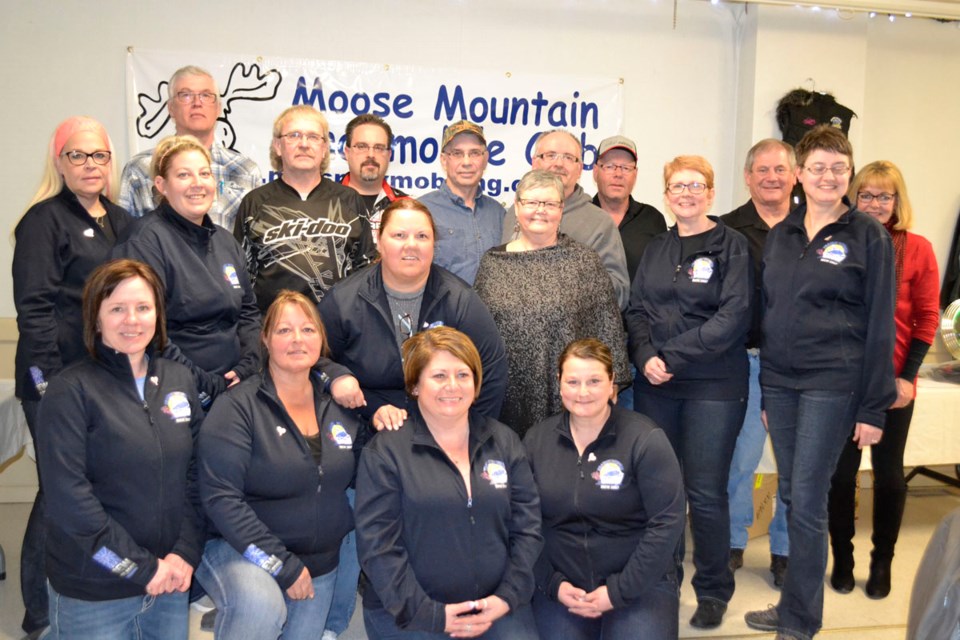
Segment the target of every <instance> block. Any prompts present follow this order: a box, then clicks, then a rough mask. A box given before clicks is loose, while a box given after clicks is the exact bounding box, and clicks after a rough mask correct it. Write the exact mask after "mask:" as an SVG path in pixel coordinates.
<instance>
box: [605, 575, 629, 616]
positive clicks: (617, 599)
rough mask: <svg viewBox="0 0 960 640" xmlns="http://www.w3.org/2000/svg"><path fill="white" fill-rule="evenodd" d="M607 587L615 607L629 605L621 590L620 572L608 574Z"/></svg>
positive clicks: (608, 594)
mask: <svg viewBox="0 0 960 640" xmlns="http://www.w3.org/2000/svg"><path fill="white" fill-rule="evenodd" d="M605 584H606V587H607V596H608V597H609V598H610V604H612V605H613V608H614V609H620V608H622V607H625V606H627V603H626V602H624V600H623V594H622V593H621V592H620V574H619V573H616V574H612V575H609V576H607V580H606V583H605Z"/></svg>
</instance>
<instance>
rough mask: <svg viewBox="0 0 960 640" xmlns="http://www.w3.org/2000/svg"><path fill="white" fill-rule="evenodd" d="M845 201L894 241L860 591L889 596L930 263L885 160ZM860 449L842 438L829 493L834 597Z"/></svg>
mask: <svg viewBox="0 0 960 640" xmlns="http://www.w3.org/2000/svg"><path fill="white" fill-rule="evenodd" d="M849 196H850V199H851V200H854V199H855V200H856V206H857V209H859V210H860V211H863V212H864V213H868V214H870V215H871V216H873V218H874V219H876V220H877V221H878V222H880V223H881V224H883V225H884V227H886V229H887V231H889V232H890V235H891V237H892V238H893V249H894V255H895V258H896V261H895V263H896V274H897V304H896V311H895V313H894V324H895V325H896V330H897V332H896V343H895V346H894V353H893V364H894V371H895V372H896V376H897V377H896V385H897V399H896V401H895V402H894V403H893V404H892V405H891V406H890V408H889V409H888V410H887V421H886V427H885V428H884V430H883V438H882V439H881V440H880V442H879V443H877V444H875V445H873V446H871V448H870V458H871V461H872V463H873V478H874V483H873V552H872V553H871V556H870V578H869V579H868V580H867V585H866V592H867V596H869V597H871V598H885V597H887V594H889V593H890V563H891V561H892V560H893V547H894V545H895V544H896V542H897V536H898V534H899V532H900V520H901V518H902V517H903V506H904V503H905V502H906V497H907V485H906V482H905V481H904V478H903V450H904V447H905V446H906V443H907V432H908V431H909V429H910V419H911V418H912V417H913V399H914V397H915V396H916V392H917V390H916V378H917V370H918V369H919V368H920V364H921V363H922V362H923V357H924V356H925V355H926V353H927V350H928V349H929V348H930V345H931V343H932V342H933V337H934V334H935V333H936V330H937V323H938V322H939V316H940V313H939V303H938V300H939V287H938V283H939V282H940V277H939V275H938V273H937V259H936V257H935V256H934V254H933V247H931V246H930V242H929V241H928V240H927V239H926V238H924V237H922V236H918V235H916V234H913V233H910V232H908V231H907V229H909V228H910V225H911V223H912V222H913V209H912V207H911V206H910V198H909V197H908V196H907V186H906V184H905V183H904V180H903V175H902V174H901V173H900V170H899V169H898V168H897V167H896V165H894V164H893V163H892V162H887V161H885V160H880V161H877V162H871V163H870V164H868V165H867V166H865V167H864V168H863V169H861V170H860V171H859V173H857V175H856V176H855V177H854V179H853V182H852V183H851V185H850V191H849ZM860 455H861V447H860V446H858V445H857V443H856V442H854V441H853V440H848V441H847V446H846V447H845V449H844V451H843V454H841V456H840V462H839V463H838V464H837V470H836V472H835V473H834V476H833V481H832V485H831V488H830V507H829V509H830V511H829V513H830V541H831V546H832V547H833V574H832V575H831V577H830V584H831V585H832V586H833V588H834V589H835V590H836V591H838V592H840V593H849V592H850V591H852V590H853V587H854V579H853V534H854V494H855V492H856V478H857V470H858V469H859V468H860Z"/></svg>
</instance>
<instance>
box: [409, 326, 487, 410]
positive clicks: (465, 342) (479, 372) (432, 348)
mask: <svg viewBox="0 0 960 640" xmlns="http://www.w3.org/2000/svg"><path fill="white" fill-rule="evenodd" d="M402 350H403V385H404V388H406V390H407V395H408V396H410V397H411V398H413V397H414V393H413V390H414V389H416V387H417V384H419V382H420V376H421V375H423V370H424V369H426V368H427V365H428V364H429V363H430V360H431V359H433V356H434V355H435V354H436V353H437V352H438V351H446V352H447V353H449V354H450V355H452V356H453V357H454V358H456V359H457V360H460V361H461V362H463V364H465V365H467V367H468V368H469V369H470V371H471V372H472V373H473V399H474V400H476V399H477V398H479V397H480V383H481V382H483V364H481V361H480V352H478V351H477V347H476V346H474V344H473V341H472V340H470V338H469V337H468V336H467V334H465V333H462V332H460V331H457V330H456V329H453V328H451V327H446V326H440V327H434V328H433V329H427V330H426V331H421V332H420V333H415V334H413V336H412V337H411V338H408V339H407V340H406V341H404V343H403V348H402Z"/></svg>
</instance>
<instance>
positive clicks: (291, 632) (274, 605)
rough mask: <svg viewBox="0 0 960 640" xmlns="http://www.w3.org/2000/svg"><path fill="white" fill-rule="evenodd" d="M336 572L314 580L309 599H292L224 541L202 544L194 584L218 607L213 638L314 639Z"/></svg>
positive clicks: (234, 639) (322, 617) (323, 618)
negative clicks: (201, 552)
mask: <svg viewBox="0 0 960 640" xmlns="http://www.w3.org/2000/svg"><path fill="white" fill-rule="evenodd" d="M336 579H337V572H336V571H331V572H329V573H327V574H324V575H322V576H315V577H314V578H313V591H314V596H313V598H311V599H307V600H291V599H290V598H289V597H288V596H287V594H286V593H285V592H284V591H283V590H282V589H281V588H280V585H278V584H277V581H276V580H274V579H273V576H271V575H270V574H269V573H267V572H266V571H264V570H263V569H261V568H260V567H258V566H257V565H255V564H253V563H252V562H250V561H248V560H246V559H245V558H244V557H243V556H241V555H240V554H239V553H238V552H237V551H236V550H235V549H234V548H233V547H231V546H230V544H229V543H228V542H227V541H226V540H224V539H223V538H215V539H213V540H210V541H208V542H207V546H206V547H204V550H203V559H202V560H201V561H200V566H199V567H197V580H199V581H200V583H201V584H202V585H203V588H204V589H205V590H206V591H207V593H208V594H209V595H210V598H211V599H212V600H213V602H214V604H215V605H216V606H217V611H218V613H217V622H216V625H215V626H214V630H213V631H214V637H215V638H226V639H229V640H248V639H249V640H263V639H264V638H284V640H306V639H308V638H309V639H311V640H316V639H317V638H318V637H320V634H321V633H323V626H324V623H325V622H326V621H327V612H328V611H329V609H330V601H331V600H332V599H333V584H334V582H335V581H336Z"/></svg>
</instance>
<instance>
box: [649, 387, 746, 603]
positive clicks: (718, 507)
mask: <svg viewBox="0 0 960 640" xmlns="http://www.w3.org/2000/svg"><path fill="white" fill-rule="evenodd" d="M633 406H634V410H636V411H638V412H639V413H642V414H644V415H646V416H648V417H649V418H651V419H652V420H653V421H654V422H656V423H657V424H658V425H659V426H660V428H661V429H663V430H664V431H665V432H666V434H667V438H668V439H669V440H670V444H671V445H672V446H673V450H674V453H676V454H677V460H679V461H680V467H681V469H682V471H683V484H684V487H685V489H686V492H687V504H688V505H689V512H690V532H691V534H692V536H693V566H694V569H695V572H694V575H693V579H692V580H691V581H690V584H692V585H693V589H694V591H695V592H696V594H697V600H698V601H700V600H704V599H708V600H718V601H720V602H724V603H726V602H729V601H730V598H731V597H732V596H733V590H734V586H735V584H734V580H733V573H731V571H730V505H729V502H728V500H727V483H728V480H729V477H730V461H731V459H732V458H733V450H734V447H735V446H736V444H737V435H738V434H739V433H740V426H741V425H742V424H743V416H744V413H745V412H746V410H747V399H746V398H740V399H737V400H694V399H676V398H666V397H662V396H655V395H652V394H650V393H636V394H635V396H634V399H633ZM684 546H685V542H684V541H683V539H682V538H681V549H680V553H679V555H680V558H679V559H680V560H681V561H682V559H683V555H684ZM681 572H682V568H681V567H678V574H677V575H678V577H680V579H681V580H682V578H683V576H682V573H681Z"/></svg>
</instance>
